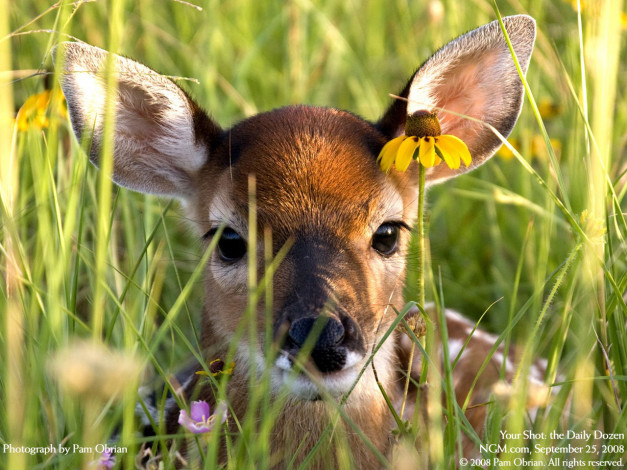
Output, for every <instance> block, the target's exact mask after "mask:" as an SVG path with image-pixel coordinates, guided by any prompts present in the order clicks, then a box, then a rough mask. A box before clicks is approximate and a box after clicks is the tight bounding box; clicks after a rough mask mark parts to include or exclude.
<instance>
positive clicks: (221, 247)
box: [204, 227, 247, 263]
mask: <svg viewBox="0 0 627 470" xmlns="http://www.w3.org/2000/svg"><path fill="white" fill-rule="evenodd" d="M217 231H218V229H217V228H214V229H211V230H209V232H207V234H206V235H205V236H204V238H211V237H213V236H214V235H215V234H216V232H217ZM246 250H247V246H246V242H245V241H244V239H243V238H242V237H241V236H240V234H239V233H237V232H236V231H235V230H233V229H232V228H230V227H226V228H225V229H224V230H223V231H222V234H221V235H220V240H218V254H219V255H220V259H221V260H222V261H226V262H228V263H233V262H235V261H239V260H240V259H242V258H243V257H244V256H245V255H246Z"/></svg>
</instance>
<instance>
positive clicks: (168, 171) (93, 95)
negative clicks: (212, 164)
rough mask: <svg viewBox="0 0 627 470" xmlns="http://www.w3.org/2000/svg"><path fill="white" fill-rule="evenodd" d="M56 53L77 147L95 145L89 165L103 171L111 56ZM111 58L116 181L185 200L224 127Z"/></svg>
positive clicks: (163, 82)
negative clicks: (85, 141) (81, 143)
mask: <svg viewBox="0 0 627 470" xmlns="http://www.w3.org/2000/svg"><path fill="white" fill-rule="evenodd" d="M53 53H55V54H56V53H58V54H61V55H63V56H64V64H65V66H64V69H63V75H62V78H61V88H62V89H63V94H64V95H65V98H66V100H67V103H68V110H69V114H70V120H71V121H72V128H73V129H74V133H75V134H76V137H77V138H78V139H79V140H81V138H82V137H87V139H91V149H90V160H91V161H92V163H94V164H95V165H98V161H99V158H100V153H101V149H102V147H103V140H104V138H105V136H104V116H105V109H106V99H107V77H106V74H105V72H104V69H105V64H106V62H107V56H108V52H106V51H104V50H102V49H99V48H97V47H93V46H89V45H87V44H83V43H78V42H68V43H63V44H60V45H59V46H57V47H56V48H55V51H53ZM113 58H114V61H113V62H114V67H115V71H114V74H115V76H116V79H117V89H116V91H115V93H113V94H111V95H110V96H111V99H113V100H114V101H115V103H114V108H115V131H114V136H113V180H114V181H115V182H116V183H118V184H119V185H121V186H125V187H127V188H130V189H133V190H135V191H140V192H143V193H150V194H160V195H167V196H174V197H178V198H181V199H187V198H188V197H190V196H191V195H192V194H193V192H194V184H195V175H196V173H197V172H198V171H199V170H200V168H201V167H202V166H203V165H204V164H205V162H206V161H207V158H208V157H209V149H210V147H211V142H212V141H213V140H214V139H216V138H217V137H218V136H219V134H220V133H221V129H220V127H218V125H217V124H215V123H214V122H213V121H212V120H211V119H210V118H209V117H208V116H207V115H206V113H205V112H204V111H203V110H202V109H200V107H199V106H198V105H197V104H196V103H194V102H193V101H192V100H191V99H190V98H189V97H188V96H187V94H186V93H185V92H184V91H183V90H181V88H179V87H178V86H177V85H175V84H174V82H172V81H171V80H169V79H168V78H166V77H164V76H162V75H159V74H158V73H157V72H155V71H154V70H151V69H149V68H148V67H146V66H144V65H142V64H140V63H138V62H135V61H133V60H130V59H127V58H124V57H121V56H118V55H113Z"/></svg>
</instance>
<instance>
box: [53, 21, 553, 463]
mask: <svg viewBox="0 0 627 470" xmlns="http://www.w3.org/2000/svg"><path fill="white" fill-rule="evenodd" d="M503 23H504V25H505V28H506V30H507V32H508V35H509V38H510V40H511V44H512V46H513V49H514V51H515V53H516V56H517V58H518V61H519V64H520V67H521V69H522V71H523V73H526V70H527V66H528V64H529V60H530V57H531V52H532V49H533V44H534V40H535V22H534V20H533V19H532V18H530V17H528V16H524V15H520V16H511V17H506V18H503ZM60 50H61V53H62V54H63V55H64V57H65V62H64V63H65V69H64V73H63V76H62V88H63V92H64V94H65V96H66V98H67V102H68V109H69V113H70V117H71V121H72V126H73V129H74V132H75V134H76V136H77V138H78V139H79V140H80V139H82V138H87V139H91V150H90V159H91V161H92V162H93V163H94V164H96V165H98V161H99V158H100V151H101V149H102V147H103V140H104V124H103V122H104V118H103V116H104V110H105V105H106V103H105V96H106V87H107V85H106V80H105V76H104V75H103V73H102V71H103V69H104V64H105V63H106V61H107V57H108V54H107V52H105V51H103V50H101V49H98V48H96V47H92V46H89V45H86V44H82V43H65V44H63V45H62V46H60ZM113 60H114V63H115V67H116V75H117V80H118V85H117V89H116V91H115V93H114V94H113V99H114V100H115V103H114V106H115V115H116V121H115V132H114V136H113V144H114V151H113V155H114V161H113V179H114V181H115V182H116V183H117V184H119V185H121V186H124V187H127V188H130V189H132V190H135V191H140V192H143V193H150V194H157V195H162V196H170V197H175V198H178V199H180V200H181V201H182V203H183V206H184V209H185V211H186V212H187V214H188V216H189V218H190V219H191V220H193V222H194V224H195V225H196V228H197V232H198V234H199V235H202V234H205V235H204V238H205V240H207V243H209V241H210V240H212V239H213V238H214V237H218V236H219V240H218V241H217V249H216V250H215V252H214V253H213V254H212V255H211V258H210V260H209V262H208V264H207V267H206V280H205V291H206V297H207V302H206V304H205V307H204V310H203V314H202V341H203V343H202V344H203V346H204V347H205V348H206V351H204V352H203V353H204V354H205V356H204V357H206V359H207V361H209V360H211V359H212V358H215V357H226V354H227V351H228V349H229V345H230V342H231V341H232V339H233V337H234V334H235V332H236V330H237V328H238V325H239V324H240V322H241V321H242V318H243V312H245V311H246V308H247V305H248V299H249V297H248V264H249V263H250V261H249V260H248V253H249V251H250V249H251V247H252V246H254V247H255V253H256V257H257V260H256V263H257V266H258V272H259V273H260V275H261V274H263V271H264V268H263V266H264V237H263V236H262V235H260V236H259V237H258V240H248V239H247V237H248V234H249V227H248V215H249V177H250V176H251V175H252V176H254V181H255V184H256V194H255V201H256V206H257V209H256V216H257V227H258V233H260V234H263V233H264V231H271V235H272V254H273V255H274V254H276V253H277V252H278V250H279V249H280V248H281V247H283V246H285V245H286V243H287V244H289V247H290V248H289V250H288V251H287V254H286V255H285V258H284V259H283V261H282V262H281V263H280V264H279V265H278V267H277V268H276V272H275V274H274V278H273V289H274V295H273V301H272V307H271V308H272V319H271V320H272V332H271V335H270V336H271V337H272V338H273V342H274V343H275V344H277V345H278V346H277V348H278V354H277V356H276V358H274V360H273V362H272V363H269V362H268V361H267V358H265V357H264V350H266V349H265V348H264V342H265V341H266V339H265V338H266V334H267V333H268V332H267V331H266V326H265V325H266V319H265V314H264V311H265V305H264V303H263V302H260V303H259V305H258V308H257V312H256V315H255V318H256V331H257V332H258V334H257V336H258V338H257V342H256V344H250V343H249V342H248V336H247V335H244V336H243V337H242V339H241V341H240V343H239V344H238V346H237V349H236V353H235V362H236V364H237V365H236V367H235V369H234V371H233V373H232V377H231V379H230V382H229V384H228V400H229V407H230V410H231V413H232V414H234V415H236V416H238V417H242V416H244V415H245V413H246V410H247V405H248V394H249V386H250V377H249V374H251V373H252V374H255V373H257V374H262V373H263V372H264V371H266V369H267V368H271V371H270V373H271V374H272V384H273V394H278V393H280V391H281V390H283V389H284V387H285V384H286V383H287V378H288V376H289V375H290V373H291V372H292V370H293V368H294V361H295V357H296V356H297V355H298V353H299V351H300V349H301V348H302V347H303V345H304V344H305V343H306V342H307V338H308V336H309V334H310V333H311V332H312V330H317V337H316V338H315V339H314V340H313V345H312V348H311V351H310V357H309V360H308V362H307V369H308V373H307V374H305V373H297V374H293V375H295V376H296V377H295V379H294V380H293V381H292V382H290V383H291V385H290V388H289V391H288V392H287V393H288V395H289V398H288V400H287V402H286V405H285V407H284V408H283V410H282V411H281V412H280V413H279V416H278V418H277V421H276V425H275V426H274V430H273V439H272V442H271V448H272V451H273V452H274V454H275V455H278V456H279V457H278V460H277V462H278V464H277V465H278V466H281V465H283V464H282V463H281V462H282V461H289V460H290V459H291V458H292V457H293V456H294V454H298V455H296V456H295V457H294V459H295V462H299V461H302V460H303V459H304V457H305V456H306V455H307V454H308V452H309V451H310V450H311V449H312V448H313V446H314V445H315V444H316V442H317V441H318V440H319V439H320V436H321V434H322V433H323V431H324V429H325V427H326V426H327V425H328V423H329V419H328V416H327V413H326V412H325V411H324V410H325V404H324V400H320V397H321V396H323V395H324V396H331V397H335V398H338V397H341V396H343V395H344V394H346V393H347V392H348V391H349V390H350V389H351V388H352V386H353V384H354V383H355V382H356V381H357V379H358V374H359V372H360V370H361V369H362V367H363V366H364V364H365V363H366V361H367V359H368V357H369V355H370V354H371V351H372V348H373V345H375V344H377V343H378V342H379V341H380V340H381V338H382V335H383V334H384V333H385V332H386V330H387V329H388V328H389V327H390V325H391V324H392V322H393V321H394V319H395V318H396V314H395V312H394V309H393V308H392V306H395V307H396V308H398V309H401V308H402V306H403V305H404V299H403V298H402V285H403V282H404V275H405V255H406V253H407V245H408V240H409V236H410V230H408V229H409V228H410V227H411V226H412V225H413V223H414V222H415V220H416V207H417V192H418V184H417V181H418V179H417V175H416V171H417V170H416V169H415V167H416V165H413V166H410V169H409V171H407V172H404V173H401V172H398V171H395V170H394V169H392V170H391V171H390V172H388V173H387V174H386V173H385V172H383V171H381V169H380V168H379V166H378V164H377V156H378V154H379V152H380V151H381V149H382V147H383V145H384V144H385V143H386V142H387V141H389V140H390V139H392V138H394V137H397V136H399V135H400V134H402V133H403V132H404V126H405V121H406V117H407V116H408V115H411V114H413V113H415V112H418V111H422V110H427V111H429V112H433V111H435V112H436V113H437V116H438V118H439V120H440V123H441V125H442V133H443V134H452V135H455V136H458V137H459V138H461V139H462V140H463V141H464V142H465V143H466V144H467V145H468V148H469V150H470V153H471V155H472V165H471V167H470V168H461V169H459V170H456V171H454V170H451V169H450V168H448V167H447V166H446V165H439V166H437V167H434V168H430V169H428V171H427V173H426V181H427V186H428V185H430V184H434V183H437V182H441V181H444V180H446V179H448V178H452V177H454V176H457V175H458V174H461V173H463V172H465V171H467V170H469V169H472V168H475V167H477V166H479V165H481V164H483V163H484V162H485V161H486V160H487V159H488V158H490V157H491V156H492V155H493V154H494V152H495V151H496V150H497V149H498V148H499V146H500V145H501V140H500V139H499V137H497V135H495V133H494V132H493V131H492V129H491V128H490V126H491V127H493V128H495V129H496V130H497V131H498V132H499V133H500V134H501V135H502V136H504V137H507V136H508V135H509V134H510V132H511V130H512V128H513V126H514V124H515V123H516V120H517V119H518V116H519V113H520V110H521V107H522V102H523V86H522V82H521V80H520V78H519V74H518V71H517V68H516V66H515V62H514V60H513V58H512V55H511V53H510V50H509V48H508V45H507V42H506V40H505V37H504V35H503V32H502V30H501V27H500V25H499V23H498V22H497V21H494V22H492V23H490V24H488V25H485V26H483V27H480V28H478V29H475V30H473V31H471V32H469V33H467V34H465V35H463V36H460V37H459V38H457V39H455V40H453V41H452V42H450V43H449V44H447V45H445V46H444V47H442V48H441V49H440V50H438V51H437V52H436V53H435V54H434V55H433V56H432V57H431V58H429V59H428V60H427V61H426V62H425V63H424V64H423V65H422V66H421V67H420V68H419V69H418V70H417V71H416V72H415V73H414V74H413V76H412V77H411V78H410V80H409V82H408V83H407V85H406V86H405V88H404V89H403V90H402V92H401V93H400V94H399V95H400V97H401V99H396V100H394V101H393V103H392V104H391V106H390V107H389V109H388V110H387V111H386V112H385V113H384V114H383V116H382V117H381V118H380V119H379V120H378V121H376V122H374V123H372V122H368V121H366V120H364V119H362V118H360V117H358V116H356V115H354V114H351V113H349V112H346V111H342V110H339V109H334V108H322V107H313V106H289V107H285V108H280V109H276V110H273V111H269V112H265V113H261V114H259V115H256V116H253V117H251V118H248V119H245V120H244V121H242V122H240V123H238V124H236V125H235V126H233V127H232V128H231V129H228V130H224V129H222V128H221V127H220V126H219V125H218V124H217V123H215V122H214V121H213V120H212V119H211V118H210V117H209V116H208V115H207V114H206V113H205V112H204V111H203V110H202V109H201V108H200V107H199V106H198V105H197V104H196V103H195V102H194V101H192V99H191V98H190V97H189V96H188V95H187V94H186V93H185V92H184V91H182V89H180V88H179V87H178V86H177V85H175V84H174V83H173V82H172V81H170V80H169V79H167V78H165V77H163V76H161V75H159V74H157V73H156V72H154V71H153V70H151V69H149V68H147V67H145V66H144V65H141V64H139V63H137V62H135V61H132V60H130V59H127V58H124V57H119V56H114V58H113ZM467 117H470V118H473V119H467ZM486 124H487V125H488V126H486ZM222 226H223V230H222V231H220V230H219V229H220V227H222ZM446 317H447V325H446V327H447V329H448V334H449V338H450V339H449V342H448V345H449V347H450V355H451V357H452V358H455V356H456V355H457V354H458V353H459V352H460V350H461V346H462V344H463V343H464V342H465V341H466V340H469V342H468V344H467V346H466V348H465V350H464V353H463V355H462V357H461V359H460V361H459V362H458V363H457V366H456V368H455V370H454V372H453V374H454V384H455V388H456V395H457V399H458V401H459V402H460V403H463V402H464V400H465V399H466V396H467V394H468V392H469V389H470V384H471V383H472V381H473V379H474V378H475V376H476V375H477V373H478V369H479V366H480V365H481V364H482V362H483V360H484V358H485V357H486V354H487V352H488V350H489V349H490V347H492V346H493V344H494V343H495V337H494V336H492V335H490V334H487V333H485V332H482V331H476V332H475V333H474V334H473V335H472V337H470V338H469V336H470V335H471V333H472V331H473V326H474V325H473V324H472V323H471V322H469V321H468V320H465V319H464V318H463V317H462V316H460V315H459V314H456V313H455V312H447V313H446ZM320 318H323V319H324V321H323V323H322V324H320V325H321V326H319V327H316V325H319V323H318V322H317V321H316V320H317V319H320ZM408 345H409V340H408V338H407V337H406V336H404V334H403V333H402V332H401V331H400V330H399V331H395V332H394V333H393V334H391V335H390V336H389V338H388V339H387V341H386V342H385V343H384V344H383V345H382V347H381V348H380V349H379V350H378V352H377V354H376V355H375V356H374V359H373V362H374V364H375V366H376V370H377V372H378V380H379V383H380V384H381V385H382V386H383V388H384V389H385V390H386V391H387V393H388V394H389V396H390V399H391V401H392V402H393V403H395V404H398V403H399V402H400V400H401V396H402V394H403V382H404V380H403V373H402V371H403V370H404V369H406V367H407V355H408V352H407V351H408V349H409V346H408ZM502 361H503V351H502V350H499V352H497V354H495V355H494V356H493V357H492V359H491V362H490V364H489V365H490V367H487V368H486V369H485V371H484V372H483V374H482V376H481V377H480V379H479V380H478V382H477V384H476V386H475V388H474V390H473V392H472V396H471V399H470V404H471V405H472V404H477V403H482V402H484V401H486V400H487V398H488V396H489V394H490V393H491V390H492V387H493V386H494V385H495V384H496V383H497V382H498V380H499V371H500V370H501V369H503V364H502ZM504 369H505V371H506V372H505V378H506V380H511V379H512V378H513V373H514V368H513V366H512V364H506V365H505V367H504ZM251 371H252V372H251ZM413 371H414V373H415V374H416V376H417V375H418V374H419V371H420V358H417V359H416V361H415V364H414V368H413ZM537 372H538V371H537V370H536V373H537ZM536 375H537V374H536ZM314 377H315V379H314ZM534 380H541V377H539V376H537V377H535V378H534ZM197 382H198V380H197V378H196V376H192V377H191V378H190V379H189V380H188V381H187V382H186V383H185V384H184V385H183V394H184V395H186V397H187V398H188V399H189V398H190V397H191V396H192V395H193V396H197V397H200V398H202V399H204V400H207V401H209V402H211V403H215V398H214V396H213V391H212V389H211V387H209V386H204V387H203V386H200V387H198V385H199V384H198V383H197ZM198 388H200V390H198ZM410 401H411V400H410ZM344 411H345V413H346V415H347V416H348V417H349V418H350V419H351V420H352V421H353V422H354V423H355V424H356V425H357V426H359V427H360V428H361V430H362V431H363V434H364V435H365V436H366V437H367V438H368V439H369V440H370V441H371V443H372V444H373V445H374V446H375V447H376V448H377V449H378V450H379V451H380V452H381V453H383V454H385V453H389V451H390V448H391V442H392V439H391V431H392V430H393V428H394V426H395V423H394V420H393V419H392V414H391V412H390V409H389V407H388V406H387V404H386V402H385V400H384V398H383V396H382V394H381V393H380V392H379V389H378V386H377V384H376V383H375V376H374V373H373V371H372V368H371V367H368V368H366V370H365V372H364V373H363V375H362V376H361V377H360V378H359V380H358V381H357V383H356V385H355V387H354V389H352V393H351V394H350V396H349V397H348V399H347V400H346V403H345V405H344ZM407 413H408V416H409V415H411V413H412V408H411V407H409V408H408V409H407ZM177 414H178V407H177V406H174V407H173V409H172V410H171V412H170V413H169V416H167V417H166V419H167V420H168V423H169V424H168V428H169V429H170V430H171V431H174V430H175V429H176V417H177ZM467 417H468V419H469V421H470V422H471V423H472V425H473V426H474V427H475V428H476V429H477V430H481V428H482V425H483V419H484V417H485V411H483V409H482V408H481V407H478V408H476V409H473V410H469V411H468V414H467ZM344 438H345V439H347V441H348V443H349V446H350V449H351V451H352V453H353V458H354V461H355V465H356V468H361V469H368V468H377V467H379V466H380V462H378V461H377V460H376V458H375V457H374V455H373V453H372V452H371V451H370V450H369V448H368V447H367V446H366V445H365V444H364V442H363V440H362V438H360V437H359V436H358V435H357V434H356V433H348V432H347V433H345V436H344ZM330 449H332V447H330ZM283 459H284V460H283ZM316 463H317V464H318V465H319V466H321V467H322V466H324V464H323V462H322V461H318V462H317V461H316V460H314V464H316Z"/></svg>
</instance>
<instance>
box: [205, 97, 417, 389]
mask: <svg viewBox="0 0 627 470" xmlns="http://www.w3.org/2000/svg"><path fill="white" fill-rule="evenodd" d="M385 141H386V139H385V137H384V136H383V134H382V133H381V132H380V131H378V130H377V129H376V127H375V126H374V125H372V124H370V123H368V122H366V121H364V120H362V119H360V118H358V117H356V116H354V115H352V114H350V113H347V112H344V111H338V110H335V109H326V108H314V107H288V108H282V109H279V110H275V111H272V112H270V113H265V114H261V115H258V116H255V117H253V118H251V119H248V120H246V121H244V122H242V123H240V124H239V125H237V126H235V127H234V128H233V129H232V130H230V131H228V132H227V133H225V135H224V137H223V138H222V141H221V142H220V143H219V144H218V147H217V148H216V150H215V153H214V155H216V161H222V162H223V163H224V164H223V167H222V169H221V170H219V174H218V175H217V179H218V181H219V183H218V184H217V185H215V184H206V185H202V186H201V188H202V189H201V191H199V192H198V194H197V198H198V199H197V203H196V204H195V207H197V212H196V213H195V216H194V218H195V219H196V220H203V221H205V222H206V224H207V225H206V226H204V227H203V228H202V230H203V231H205V233H209V234H210V235H209V238H211V234H215V233H216V229H217V228H218V227H219V226H220V224H222V223H224V224H225V225H226V229H225V230H224V231H223V232H222V236H221V238H220V240H219V242H218V249H217V251H216V253H215V254H214V256H213V257H212V259H211V261H210V263H209V266H208V268H207V296H211V298H212V299H214V300H213V301H212V303H215V305H217V307H216V308H215V309H212V310H211V311H208V312H207V314H208V315H209V316H210V317H211V319H212V321H211V325H212V326H208V327H210V328H212V330H213V332H212V333H213V334H218V335H220V336H221V337H222V339H224V340H227V341H228V340H229V339H230V338H231V337H232V336H233V334H234V332H235V331H236V329H237V327H238V325H239V324H240V322H241V317H242V312H244V311H245V308H246V305H247V302H248V291H247V286H248V274H247V273H248V263H249V259H248V250H247V247H248V246H249V245H250V244H251V243H255V244H257V247H256V248H257V249H256V251H257V253H258V260H257V264H258V266H259V267H260V275H261V274H263V273H262V271H261V267H262V266H263V258H264V243H263V239H260V240H259V241H257V240H254V241H251V240H248V239H247V237H248V233H249V230H248V222H247V221H248V204H249V187H248V182H249V175H254V177H255V185H256V198H255V199H256V205H257V221H258V232H259V233H264V232H266V231H269V232H270V233H271V235H272V242H273V251H274V253H272V254H273V255H274V254H275V253H276V252H277V251H278V250H279V249H280V248H281V247H283V246H284V245H286V244H287V245H289V246H290V249H289V251H288V253H287V255H286V258H285V259H284V260H283V262H282V263H281V264H280V265H279V267H278V270H277V272H276V275H275V282H274V292H276V295H275V297H274V300H273V304H272V310H273V317H272V324H273V332H272V333H273V334H272V336H273V338H274V340H275V341H276V342H278V343H280V344H281V346H282V348H281V353H280V354H279V356H278V359H277V360H276V361H275V363H274V366H275V372H276V379H277V380H275V382H276V383H277V384H278V385H280V384H281V383H282V382H283V376H284V375H285V374H288V373H289V371H290V370H291V367H292V363H293V360H294V358H295V357H296V356H297V354H298V352H299V350H300V348H301V346H302V345H303V344H304V343H305V341H306V339H307V337H308V335H309V334H310V332H311V331H312V329H313V328H314V325H315V324H316V321H319V322H320V324H319V328H320V330H319V332H318V333H317V340H316V341H315V342H314V344H313V349H312V350H311V359H312V360H311V361H310V366H311V367H310V373H313V374H314V375H318V376H319V377H320V379H321V380H323V381H324V382H325V383H327V385H328V387H327V389H328V390H329V391H330V392H331V393H337V394H341V393H343V392H345V391H346V390H348V387H350V385H351V384H352V383H353V382H354V379H355V378H356V375H357V371H358V366H359V365H361V364H362V362H363V360H364V357H365V356H366V354H367V353H368V352H369V351H371V349H372V347H373V344H375V342H376V341H377V340H378V339H379V337H380V336H381V335H383V333H384V332H385V331H386V329H387V326H388V325H389V323H390V322H391V321H392V320H393V318H394V313H393V312H394V311H393V309H391V308H389V305H390V304H391V303H394V302H396V304H397V305H398V306H401V305H402V296H401V292H402V285H403V278H404V276H403V274H404V266H405V262H404V258H405V247H406V242H407V240H408V238H409V230H408V229H409V227H410V225H411V221H412V220H413V217H415V215H414V214H415V212H416V211H415V207H414V201H415V199H416V192H415V187H414V184H413V183H412V182H411V180H410V179H409V178H408V175H405V174H399V173H396V174H394V175H393V176H391V177H386V175H385V174H384V173H383V172H382V171H381V170H380V169H379V168H378V165H377V163H376V157H377V155H378V153H379V151H380V149H381V147H382V146H383V144H384V143H385ZM215 171H216V168H215V167H213V166H210V167H207V168H206V169H205V171H201V173H200V177H199V179H200V181H201V182H202V181H212V182H213V181H215V177H216V176H215V175H214V174H215ZM414 180H415V179H414ZM200 184H202V183H200ZM264 315H265V306H264V305H260V306H259V311H258V315H257V318H258V327H257V331H258V332H259V341H258V344H259V345H263V338H264V336H265V332H264V324H265V317H264ZM213 325H219V326H213ZM255 350H256V353H257V354H258V355H259V357H258V361H257V362H258V364H259V367H264V365H265V364H266V363H267V361H266V360H265V358H263V357H261V351H262V350H263V347H255ZM248 353H249V351H246V352H245V354H244V356H248ZM296 384H297V385H296V387H295V393H296V394H297V395H298V396H300V397H302V398H308V397H316V396H318V393H317V392H316V391H315V387H313V386H312V385H311V383H310V382H309V381H308V380H307V379H306V378H305V377H303V378H302V379H301V378H299V379H298V380H297V382H296Z"/></svg>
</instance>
